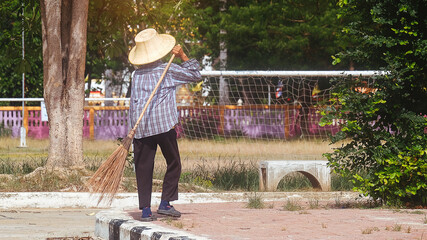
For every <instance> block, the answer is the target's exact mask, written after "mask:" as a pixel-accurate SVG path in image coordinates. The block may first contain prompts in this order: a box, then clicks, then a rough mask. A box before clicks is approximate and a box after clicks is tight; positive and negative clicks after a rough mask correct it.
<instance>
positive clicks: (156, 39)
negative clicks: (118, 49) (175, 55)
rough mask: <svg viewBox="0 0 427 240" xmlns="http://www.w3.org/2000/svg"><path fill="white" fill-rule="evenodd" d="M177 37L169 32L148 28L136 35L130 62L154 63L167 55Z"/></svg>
mask: <svg viewBox="0 0 427 240" xmlns="http://www.w3.org/2000/svg"><path fill="white" fill-rule="evenodd" d="M175 42H176V41H175V38H174V37H173V36H171V35H169V34H158V33H157V31H156V30H155V29H152V28H147V29H144V30H143V31H141V32H140V33H138V34H137V35H136V37H135V43H136V45H135V47H133V48H132V50H130V53H129V62H130V63H132V64H133V65H143V64H147V63H152V62H154V61H157V60H159V59H161V58H162V57H164V56H166V55H167V54H168V53H169V52H170V51H171V50H172V48H173V47H174V46H175Z"/></svg>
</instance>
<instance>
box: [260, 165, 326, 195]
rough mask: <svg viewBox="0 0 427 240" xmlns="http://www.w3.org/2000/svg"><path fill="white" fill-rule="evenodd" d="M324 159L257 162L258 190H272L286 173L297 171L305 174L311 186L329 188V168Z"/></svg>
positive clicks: (324, 189) (274, 189) (275, 188)
mask: <svg viewBox="0 0 427 240" xmlns="http://www.w3.org/2000/svg"><path fill="white" fill-rule="evenodd" d="M327 163H328V161H324V160H269V161H261V162H260V163H259V177H260V179H259V180H260V181H259V182H260V183H259V187H260V191H270V192H274V191H276V190H277V185H278V184H279V182H280V180H281V179H282V178H283V177H285V176H286V175H287V174H289V173H292V172H299V173H302V174H303V175H304V176H306V177H307V178H308V179H309V180H310V182H311V184H312V186H313V188H318V189H320V190H322V191H330V190H331V169H330V167H329V166H328V165H327Z"/></svg>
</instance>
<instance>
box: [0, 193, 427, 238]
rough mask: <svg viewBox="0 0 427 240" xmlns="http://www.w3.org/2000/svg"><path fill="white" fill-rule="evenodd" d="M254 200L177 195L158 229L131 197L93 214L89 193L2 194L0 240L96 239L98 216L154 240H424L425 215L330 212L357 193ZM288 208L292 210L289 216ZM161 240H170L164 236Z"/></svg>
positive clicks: (155, 201) (234, 195) (231, 195)
mask: <svg viewBox="0 0 427 240" xmlns="http://www.w3.org/2000/svg"><path fill="white" fill-rule="evenodd" d="M258 194H260V196H261V197H262V198H263V199H264V201H265V204H266V208H264V209H249V208H247V207H246V203H247V202H248V198H249V197H253V195H252V193H213V194H211V193H208V194H205V193H202V194H194V193H188V194H186V193H182V194H180V200H179V201H177V202H175V203H174V205H175V207H176V208H177V209H178V210H180V211H181V212H182V217H181V218H179V219H172V218H164V217H159V220H158V221H155V222H152V223H143V222H140V221H139V217H140V211H139V210H137V209H136V203H137V196H136V194H119V195H118V196H117V198H116V199H115V200H114V201H113V204H112V206H111V207H107V206H106V205H101V206H96V201H95V200H96V198H94V197H93V196H90V194H88V193H0V239H46V238H53V237H92V238H93V239H96V236H95V226H96V223H95V222H96V220H97V218H98V217H99V216H101V215H102V216H104V217H105V216H107V215H108V216H110V218H111V219H113V218H114V219H116V220H117V219H122V218H123V219H124V218H126V220H125V221H127V223H128V227H129V226H130V225H131V227H130V228H129V230H130V229H132V228H133V229H137V230H138V231H139V232H138V233H141V234H142V232H144V231H145V232H147V231H148V230H149V231H148V232H149V234H152V235H151V236H153V234H158V232H160V233H161V234H165V233H168V234H173V233H177V234H178V235H180V236H188V237H191V238H194V239H198V238H200V239H202V238H205V239H219V240H221V239H352V240H353V239H375V240H379V239H427V224H426V221H427V210H425V209H424V210H391V209H361V208H341V209H337V208H335V205H339V206H342V207H347V206H348V205H349V202H350V201H354V199H356V198H357V194H356V193H336V192H303V193H258ZM159 199H160V194H159V193H155V194H153V208H154V209H155V207H156V205H158V202H159ZM292 205H294V207H295V208H297V210H295V211H288V210H286V208H289V207H292ZM85 206H86V207H85ZM285 206H286V207H285ZM298 208H300V209H298ZM111 213H113V214H111ZM111 219H110V220H111ZM125 226H126V224H122V226H121V227H123V228H124V227H125ZM136 226H138V227H137V228H135V227H136ZM105 227H108V224H107V225H106V226H103V227H101V228H104V230H106V231H109V229H108V228H107V229H105ZM156 232H157V233H156ZM122 236H123V235H122ZM156 236H159V235H156ZM121 239H126V238H121ZM128 239H129V238H128ZM162 239H168V238H166V235H163V237H162Z"/></svg>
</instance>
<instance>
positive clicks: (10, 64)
mask: <svg viewBox="0 0 427 240" xmlns="http://www.w3.org/2000/svg"><path fill="white" fill-rule="evenodd" d="M24 13H25V14H24V16H22V1H19V0H12V1H2V2H1V3H0V29H1V30H0V31H1V32H0V95H1V96H2V97H3V98H21V97H22V73H23V72H25V73H26V75H25V96H26V97H30V98H32V97H41V96H42V95H43V81H42V78H43V70H42V69H43V61H42V52H41V48H42V46H41V45H42V40H41V28H40V6H39V2H38V1H25V5H24ZM23 18H24V19H23ZM22 20H24V21H22ZM23 23H24V25H22V24H23ZM22 27H24V31H25V60H22V41H21V36H22V35H21V34H22ZM27 104H28V105H35V104H39V103H38V102H28V103H27ZM0 105H7V106H13V105H21V103H20V102H10V103H9V102H0Z"/></svg>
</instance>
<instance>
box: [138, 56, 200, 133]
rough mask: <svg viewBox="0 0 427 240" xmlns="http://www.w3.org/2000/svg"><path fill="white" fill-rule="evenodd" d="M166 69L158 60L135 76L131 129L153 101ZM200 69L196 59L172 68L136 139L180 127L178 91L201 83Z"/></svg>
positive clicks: (139, 127)
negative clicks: (153, 92)
mask: <svg viewBox="0 0 427 240" xmlns="http://www.w3.org/2000/svg"><path fill="white" fill-rule="evenodd" d="M166 65H167V63H163V62H162V61H160V60H159V61H156V62H153V63H149V64H146V65H143V66H141V67H140V68H139V69H137V70H135V71H134V72H133V73H132V75H133V77H132V92H131V93H132V94H131V100H130V122H131V128H133V127H134V126H135V123H136V121H138V118H139V116H140V115H141V113H142V110H143V109H144V106H145V103H146V102H147V101H148V98H150V95H151V92H152V91H153V90H154V88H155V87H156V84H157V82H158V81H159V79H160V76H161V75H162V73H163V70H164V69H165V67H166ZM199 68H200V65H199V63H198V62H197V60H196V59H190V60H188V61H186V62H184V63H182V64H181V65H178V64H175V63H172V64H171V65H170V67H169V70H168V71H167V73H166V75H165V77H164V79H163V81H162V83H161V85H160V87H159V88H158V89H157V92H156V94H155V95H154V97H153V99H152V100H151V102H150V104H149V105H148V108H147V110H146V112H145V113H144V116H143V117H142V120H141V122H140V123H139V125H138V127H137V129H136V132H135V138H144V137H149V136H153V135H157V134H160V133H165V132H167V131H169V130H170V129H172V128H173V127H174V126H175V125H176V124H177V123H178V110H177V106H176V87H177V86H179V85H182V84H185V83H189V82H196V81H198V80H200V78H201V75H200V72H199Z"/></svg>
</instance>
